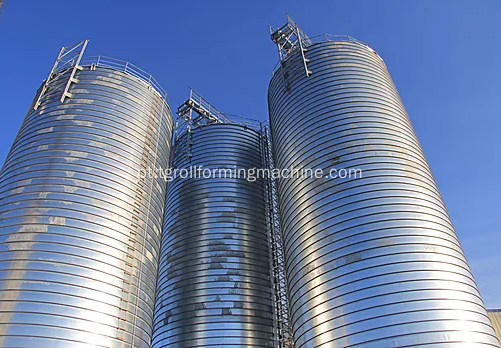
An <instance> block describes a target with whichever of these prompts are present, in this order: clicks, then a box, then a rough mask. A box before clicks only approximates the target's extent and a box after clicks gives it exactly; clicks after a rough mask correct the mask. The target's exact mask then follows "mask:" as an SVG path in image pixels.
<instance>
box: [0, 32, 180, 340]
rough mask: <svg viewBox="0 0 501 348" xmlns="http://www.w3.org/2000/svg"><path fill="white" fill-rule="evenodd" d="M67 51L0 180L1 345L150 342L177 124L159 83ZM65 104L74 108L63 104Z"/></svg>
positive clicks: (126, 67)
mask: <svg viewBox="0 0 501 348" xmlns="http://www.w3.org/2000/svg"><path fill="white" fill-rule="evenodd" d="M86 44H87V42H83V43H81V44H79V45H76V46H75V47H69V48H65V49H63V50H62V51H61V54H60V56H59V57H58V61H57V62H56V65H55V66H54V69H53V71H52V72H51V74H50V76H49V79H48V80H47V83H44V84H43V85H42V87H41V88H40V90H39V93H38V94H37V100H35V102H34V103H33V105H32V107H31V108H30V110H29V112H28V114H27V116H26V118H25V120H24V122H23V124H22V126H21V130H20V131H19V134H18V135H17V137H16V139H15V142H14V145H13V146H12V149H11V151H10V153H9V154H8V157H7V160H6V162H5V164H4V166H3V168H2V171H1V177H0V251H1V252H0V263H1V268H0V299H1V301H0V346H1V347H64V348H68V347H79V348H81V347H144V348H146V347H149V344H150V340H151V331H152V322H153V309H154V294H155V285H156V275H157V265H158V254H159V247H160V234H161V221H162V218H163V207H164V199H165V193H166V183H165V181H164V180H162V179H160V178H159V179H157V180H150V179H148V178H145V179H141V178H140V177H139V176H138V172H139V171H140V170H144V169H146V168H148V167H156V166H162V167H166V166H168V161H169V154H170V140H171V134H172V127H173V120H172V114H171V112H170V109H169V106H168V105H167V102H166V100H165V94H164V92H162V90H161V89H160V88H159V87H158V86H157V85H156V83H155V82H154V80H153V79H152V78H151V76H149V75H147V74H145V73H144V72H142V71H141V70H140V69H138V68H136V67H134V66H133V65H131V64H129V63H127V62H122V61H118V60H114V59H110V58H105V57H95V58H83V60H81V59H82V54H83V50H84V48H85V45H86ZM62 101H63V102H62Z"/></svg>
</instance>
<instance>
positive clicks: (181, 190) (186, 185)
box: [153, 124, 274, 348]
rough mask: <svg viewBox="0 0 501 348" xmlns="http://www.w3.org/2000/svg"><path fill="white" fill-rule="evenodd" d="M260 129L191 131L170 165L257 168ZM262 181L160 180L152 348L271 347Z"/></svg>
mask: <svg viewBox="0 0 501 348" xmlns="http://www.w3.org/2000/svg"><path fill="white" fill-rule="evenodd" d="M261 151H262V143H261V135H260V134H259V133H258V132H256V131H254V130H252V129H249V128H246V127H243V126H240V125H235V124H211V125H207V126H202V127H199V128H195V129H193V130H192V131H191V132H190V133H189V135H186V134H185V135H184V137H182V138H181V139H180V140H179V141H177V144H176V147H175V152H174V154H173V163H172V167H173V169H182V168H185V169H186V168H189V166H193V167H198V166H203V167H204V168H206V169H216V168H226V169H233V168H235V167H236V168H242V169H248V168H261V167H262V153H261ZM263 185H264V182H263V180H262V179H260V180H257V181H254V182H250V181H247V180H246V179H244V178H232V177H227V178H212V179H211V178H197V179H190V178H188V179H181V178H177V179H175V180H174V181H173V182H171V183H169V185H168V194H167V203H166V211H165V221H164V235H163V238H162V248H161V259H160V271H159V280H158V297H157V304H156V309H155V324H154V335H153V347H154V348H160V347H170V348H174V347H222V346H224V347H227V348H236V347H272V346H273V342H274V341H273V340H274V337H273V328H274V322H273V307H272V293H271V291H272V287H271V279H270V257H269V255H270V254H269V253H270V249H269V244H268V235H267V226H266V211H265V209H266V205H265V190H264V186H263Z"/></svg>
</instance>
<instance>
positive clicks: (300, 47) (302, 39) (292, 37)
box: [268, 14, 313, 91]
mask: <svg viewBox="0 0 501 348" xmlns="http://www.w3.org/2000/svg"><path fill="white" fill-rule="evenodd" d="M268 27H269V29H270V35H271V40H272V41H273V42H274V43H275V44H276V45H277V47H278V56H279V58H280V66H281V70H282V77H283V80H284V86H285V90H286V91H289V89H290V85H289V81H288V72H287V69H286V62H287V58H289V57H290V56H291V54H292V53H294V52H296V51H299V52H300V53H301V59H302V61H303V68H304V72H305V74H306V76H307V77H310V75H311V74H312V73H313V72H312V71H311V70H310V69H309V68H308V63H309V62H310V60H309V59H308V58H307V57H306V52H307V51H308V48H307V47H308V46H310V45H311V44H312V41H311V39H310V38H309V37H308V35H306V34H305V32H304V31H303V30H301V28H299V26H298V25H297V23H296V22H294V20H292V18H291V17H290V16H289V14H287V22H286V23H285V24H284V25H283V26H281V27H280V28H278V29H276V30H274V29H273V28H272V27H271V25H270V26H268Z"/></svg>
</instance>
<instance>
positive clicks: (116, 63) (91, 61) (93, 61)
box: [57, 56, 167, 101]
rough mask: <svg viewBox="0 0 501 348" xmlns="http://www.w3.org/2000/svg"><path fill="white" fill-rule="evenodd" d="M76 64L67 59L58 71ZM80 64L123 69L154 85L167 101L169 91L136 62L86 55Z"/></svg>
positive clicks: (117, 69) (126, 72)
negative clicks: (135, 63)
mask: <svg viewBox="0 0 501 348" xmlns="http://www.w3.org/2000/svg"><path fill="white" fill-rule="evenodd" d="M74 64H75V61H74V60H70V61H67V62H65V63H64V64H63V65H60V66H59V67H58V69H57V71H61V70H63V69H66V68H68V67H71V66H73V65H74ZM80 65H81V66H94V67H101V68H109V69H113V70H116V71H121V72H123V73H125V74H127V75H131V76H134V77H136V78H137V79H139V80H141V81H143V82H145V83H146V84H147V85H149V86H151V87H153V89H154V90H156V91H157V92H158V94H159V95H160V96H161V97H162V98H164V99H165V100H166V101H167V92H165V90H164V89H163V88H162V86H161V85H160V83H158V82H157V80H155V79H154V78H153V76H152V75H151V74H149V73H147V72H146V71H144V70H143V69H141V68H139V67H137V66H135V65H134V64H132V63H130V62H128V61H125V60H121V59H116V58H111V57H107V56H89V57H85V56H84V57H83V58H82V60H81V61H80Z"/></svg>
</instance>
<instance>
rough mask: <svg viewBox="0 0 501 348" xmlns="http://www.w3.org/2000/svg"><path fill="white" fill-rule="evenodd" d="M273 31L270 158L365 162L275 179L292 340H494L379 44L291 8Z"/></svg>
mask: <svg viewBox="0 0 501 348" xmlns="http://www.w3.org/2000/svg"><path fill="white" fill-rule="evenodd" d="M272 38H273V40H274V41H275V42H276V43H277V44H278V45H279V48H280V52H281V58H282V60H281V64H280V67H279V68H278V70H277V71H276V72H275V73H274V75H273V78H272V80H271V82H270V86H269V91H268V101H269V110H270V124H271V128H272V134H273V141H274V149H275V155H276V156H275V164H276V166H277V167H278V168H288V167H290V166H293V167H295V168H300V167H305V168H312V169H315V168H321V169H323V170H326V171H327V173H328V172H329V170H330V169H331V168H337V169H340V168H359V169H361V170H362V171H363V177H362V178H351V179H350V178H345V179H339V178H338V179H328V178H321V179H304V180H303V179H287V180H286V179H284V180H280V181H279V183H278V190H279V201H280V212H281V219H282V229H283V233H284V250H285V258H286V271H287V276H288V283H289V293H290V298H289V299H290V303H289V306H290V315H291V323H292V328H293V334H294V341H295V345H296V348H302V347H370V348H378V347H381V348H387V347H404V346H405V347H408V346H412V347H424V346H427V347H428V346H433V347H435V346H436V347H446V346H447V347H480V346H493V347H499V343H498V340H497V339H496V336H495V333H494V330H493V328H492V326H491V323H490V321H489V318H488V317H487V313H486V310H485V308H484V304H483V302H482V300H481V298H480V294H479V292H478V289H477V286H476V284H475V282H474V280H473V276H472V274H471V270H470V268H469V266H468V263H467V261H466V258H465V256H464V253H463V251H462V249H461V246H460V243H459V241H458V238H457V236H456V233H455V231H454V227H453V225H452V223H451V219H450V217H449V215H448V213H447V211H446V208H445V206H444V203H443V201H442V198H441V196H440V193H439V191H438V189H437V186H436V183H435V181H434V178H433V175H432V173H431V170H430V168H429V166H428V164H427V162H426V158H425V156H424V154H423V151H422V149H421V146H420V144H419V142H418V139H417V137H416V135H415V133H414V130H413V128H412V125H411V123H410V121H409V118H408V116H407V113H406V111H405V108H404V105H403V104H402V101H401V99H400V97H399V95H398V92H397V89H396V88H395V86H394V84H393V81H392V79H391V77H390V75H389V73H388V71H387V68H386V66H385V64H384V63H383V61H382V60H381V58H380V57H379V56H378V55H377V54H376V53H375V52H374V51H373V50H372V49H370V48H369V47H368V46H366V45H365V44H362V43H360V42H358V41H357V40H355V39H352V38H350V37H330V36H322V37H319V38H309V37H307V36H306V35H305V34H304V33H303V32H302V31H301V30H300V29H299V28H298V27H297V25H296V24H295V23H294V22H293V21H292V20H289V21H288V23H287V25H285V26H284V27H282V28H280V29H279V30H278V31H275V32H273V35H272Z"/></svg>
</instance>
